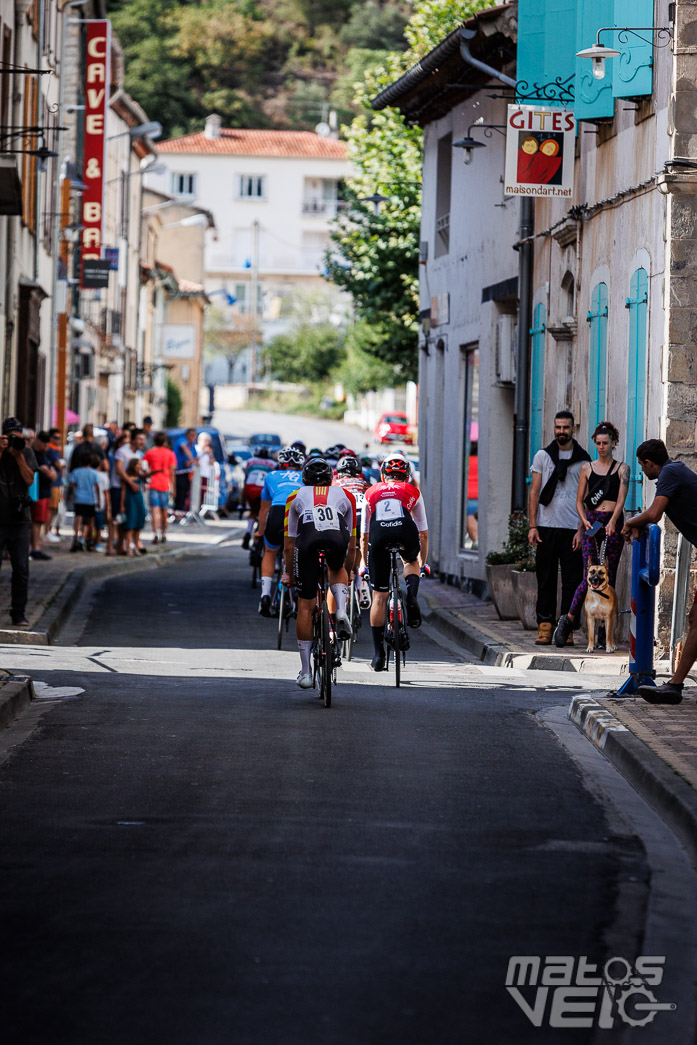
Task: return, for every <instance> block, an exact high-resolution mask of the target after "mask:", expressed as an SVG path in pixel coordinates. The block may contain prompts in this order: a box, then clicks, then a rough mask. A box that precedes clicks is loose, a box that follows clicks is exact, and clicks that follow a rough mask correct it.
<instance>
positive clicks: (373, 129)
mask: <svg viewBox="0 0 697 1045" xmlns="http://www.w3.org/2000/svg"><path fill="white" fill-rule="evenodd" d="M487 6H489V0H464V2H463V0H420V2H419V3H417V4H416V5H415V7H414V10H413V12H412V15H411V17H410V19H409V21H408V23H407V25H406V27H405V30H404V32H405V36H406V39H407V41H408V43H409V49H408V50H407V51H406V52H402V53H398V52H394V53H391V54H388V55H387V56H385V57H384V60H383V61H382V63H381V64H379V65H378V64H373V65H372V67H368V68H367V69H366V71H365V73H364V76H363V79H362V81H361V82H360V83H359V84H358V85H357V87H356V94H355V96H354V104H355V105H356V107H357V108H358V110H359V112H358V115H357V116H356V117H355V118H354V120H353V122H352V123H351V126H350V127H349V128H347V130H346V137H347V140H348V143H349V152H350V156H351V159H352V161H353V164H354V168H355V171H356V174H355V176H354V178H353V179H352V180H351V183H350V185H349V187H348V190H347V194H346V197H347V208H346V210H345V211H344V212H343V213H342V214H341V215H340V216H339V217H338V218H337V220H336V222H335V227H334V231H333V234H332V248H331V250H330V251H329V253H328V255H327V259H326V260H327V268H328V272H329V278H330V279H331V280H332V281H333V282H334V283H336V284H337V285H338V286H340V287H342V288H343V289H344V290H347V291H350V293H351V294H352V295H353V298H354V302H355V305H356V311H357V314H358V316H359V317H360V319H361V320H362V321H364V323H363V325H361V326H360V327H359V328H358V331H359V334H358V336H359V338H360V337H361V336H362V337H363V339H364V340H363V342H362V344H361V348H362V350H363V351H365V352H368V353H372V354H374V355H376V356H377V357H378V358H379V359H381V360H382V361H383V362H385V363H386V364H388V365H389V366H391V367H393V368H394V371H395V373H396V374H397V376H398V377H400V378H402V379H408V378H414V379H415V378H416V374H417V369H418V368H417V327H418V308H419V304H418V255H419V238H420V222H421V162H422V133H421V130H420V129H419V128H417V127H409V126H407V124H406V123H405V122H404V120H403V118H402V116H401V114H400V113H399V111H398V110H397V109H389V108H388V109H385V110H382V111H380V112H377V113H375V112H374V111H373V110H372V107H371V104H370V102H371V99H372V98H374V97H375V96H376V95H377V94H379V93H380V91H381V90H383V88H385V87H386V86H388V85H389V84H390V83H393V82H394V81H395V80H397V79H399V77H400V76H401V75H403V73H404V72H406V70H407V69H408V68H410V67H411V66H412V65H414V64H416V62H418V60H419V59H420V58H422V57H423V56H424V54H426V53H427V52H428V51H429V50H432V49H433V47H435V46H436V45H437V44H438V43H440V42H441V40H442V39H443V38H444V37H445V36H447V35H448V33H450V32H452V31H453V29H455V28H457V26H458V25H459V24H460V23H461V22H462V21H464V19H465V18H467V17H469V16H470V15H471V14H473V13H474V12H475V11H477V10H481V9H482V8H484V7H487ZM374 193H377V194H378V195H380V196H383V197H386V198H385V199H384V200H383V202H382V203H381V204H380V206H379V213H377V214H376V213H374V211H373V206H372V204H370V203H367V202H365V198H366V197H369V196H372V195H373V194H374ZM368 333H369V336H368Z"/></svg>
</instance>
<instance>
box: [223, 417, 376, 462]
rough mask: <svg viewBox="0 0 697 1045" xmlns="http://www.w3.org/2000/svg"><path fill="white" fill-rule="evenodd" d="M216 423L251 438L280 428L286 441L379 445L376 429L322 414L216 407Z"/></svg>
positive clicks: (357, 447) (355, 446)
mask: <svg viewBox="0 0 697 1045" xmlns="http://www.w3.org/2000/svg"><path fill="white" fill-rule="evenodd" d="M212 423H213V424H214V425H215V426H216V428H218V429H219V430H220V432H222V433H223V435H228V434H229V435H233V436H242V437H243V438H245V439H247V438H248V437H249V436H250V435H253V434H254V433H255V432H276V433H278V435H280V437H281V439H282V441H283V442H284V443H292V442H294V440H296V439H302V440H303V442H304V443H305V445H306V446H307V447H311V446H319V447H321V449H323V450H324V449H326V447H328V446H331V445H332V443H337V442H342V443H345V444H346V445H347V446H350V447H351V449H353V450H355V451H356V452H357V453H359V452H360V451H361V450H363V449H364V448H365V447H366V446H370V447H373V446H377V444H376V443H375V442H374V440H373V433H372V432H365V431H364V430H363V429H362V428H358V427H356V426H355V425H345V424H344V423H343V421H324V420H322V419H321V418H318V417H300V416H298V415H296V414H276V413H270V412H269V411H265V410H216V411H215V413H214V415H213V420H212Z"/></svg>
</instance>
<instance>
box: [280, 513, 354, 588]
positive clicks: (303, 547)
mask: <svg viewBox="0 0 697 1045" xmlns="http://www.w3.org/2000/svg"><path fill="white" fill-rule="evenodd" d="M348 546H349V535H348V534H347V533H346V532H345V531H344V530H325V531H324V532H323V533H319V532H318V531H317V530H314V529H313V528H312V527H308V528H307V529H306V530H305V532H303V531H301V532H300V533H299V534H298V538H297V540H296V542H295V560H294V563H293V573H294V574H295V590H296V592H297V594H298V596H299V597H300V598H301V599H314V597H315V595H316V594H317V585H318V584H319V578H320V569H319V553H320V551H323V552H324V553H325V558H326V560H327V566H328V567H329V569H330V570H340V569H341V567H342V566H343V565H344V562H345V561H346V552H347V551H348Z"/></svg>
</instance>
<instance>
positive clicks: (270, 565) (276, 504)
mask: <svg viewBox="0 0 697 1045" xmlns="http://www.w3.org/2000/svg"><path fill="white" fill-rule="evenodd" d="M304 461H305V454H304V453H303V452H302V451H301V450H299V449H298V447H296V446H284V447H283V449H282V450H279V451H278V468H277V469H276V471H275V472H269V474H268V475H267V476H266V481H265V482H264V486H263V489H262V491H261V507H260V510H259V527H258V530H257V538H262V537H263V538H264V546H265V548H264V558H263V559H262V562H261V599H260V601H259V613H260V614H261V616H262V617H270V616H271V589H272V587H273V574H274V569H275V568H276V556H277V554H278V549H279V548H280V547H281V545H282V544H283V522H284V516H285V510H286V501H287V500H288V498H289V497H290V495H291V494H292V493H295V491H296V490H297V489H298V487H299V486H302V482H303V480H302V466H303V462H304Z"/></svg>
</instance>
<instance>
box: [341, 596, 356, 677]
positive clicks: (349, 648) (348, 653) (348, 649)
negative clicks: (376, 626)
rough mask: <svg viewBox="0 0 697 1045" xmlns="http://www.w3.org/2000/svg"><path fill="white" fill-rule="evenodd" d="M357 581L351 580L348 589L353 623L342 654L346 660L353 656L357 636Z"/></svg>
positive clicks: (350, 619) (349, 612)
mask: <svg viewBox="0 0 697 1045" xmlns="http://www.w3.org/2000/svg"><path fill="white" fill-rule="evenodd" d="M355 585H356V582H355V581H351V583H350V584H349V590H348V618H349V624H350V625H351V637H350V638H349V639H344V642H343V649H342V651H341V655H342V657H343V658H344V660H351V657H352V656H353V643H354V641H355V638H356V587H355Z"/></svg>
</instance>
